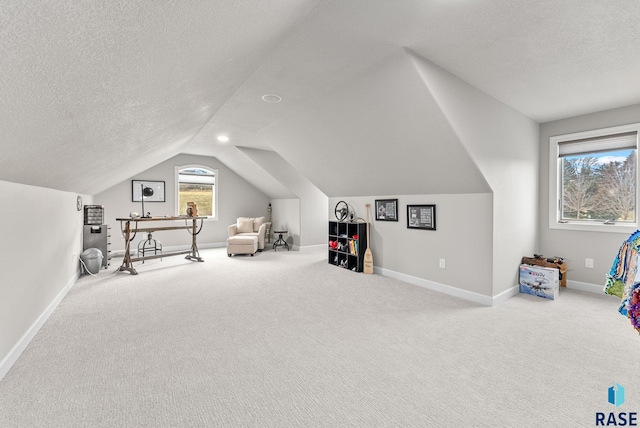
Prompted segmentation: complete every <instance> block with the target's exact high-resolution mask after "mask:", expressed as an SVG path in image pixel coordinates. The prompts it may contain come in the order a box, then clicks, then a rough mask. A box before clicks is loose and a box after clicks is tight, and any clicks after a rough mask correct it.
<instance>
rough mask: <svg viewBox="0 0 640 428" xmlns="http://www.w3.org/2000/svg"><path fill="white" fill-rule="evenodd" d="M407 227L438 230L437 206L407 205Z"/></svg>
mask: <svg viewBox="0 0 640 428" xmlns="http://www.w3.org/2000/svg"><path fill="white" fill-rule="evenodd" d="M407 229H423V230H436V206H435V205H407Z"/></svg>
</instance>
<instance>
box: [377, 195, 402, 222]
mask: <svg viewBox="0 0 640 428" xmlns="http://www.w3.org/2000/svg"><path fill="white" fill-rule="evenodd" d="M376 220H380V221H398V200H397V199H376Z"/></svg>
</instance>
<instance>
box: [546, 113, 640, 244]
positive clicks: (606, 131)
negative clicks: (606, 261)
mask: <svg viewBox="0 0 640 428" xmlns="http://www.w3.org/2000/svg"><path fill="white" fill-rule="evenodd" d="M626 132H636V133H637V136H636V139H638V138H639V137H640V123H633V124H628V125H621V126H613V127H609V128H601V129H594V130H590V131H583V132H574V133H571V134H564V135H556V136H552V137H550V138H549V229H560V230H580V231H588V232H614V233H625V234H629V233H633V232H635V231H636V230H637V229H638V224H639V222H638V216H639V215H640V210H639V208H638V205H640V169H639V168H638V166H639V162H638V157H639V156H638V154H639V153H638V152H639V151H640V150H639V149H640V148H639V147H637V145H638V142H637V140H636V206H635V216H634V218H635V222H626V223H614V224H605V223H604V222H602V223H600V222H598V223H596V222H585V221H579V220H575V221H571V220H562V221H561V215H562V214H561V210H562V209H561V204H562V201H561V200H560V198H561V195H562V183H561V177H562V162H561V159H562V158H561V157H560V155H559V145H560V143H562V142H566V141H571V140H581V139H587V138H594V137H604V136H607V135H614V134H622V133H626Z"/></svg>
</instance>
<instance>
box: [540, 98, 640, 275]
mask: <svg viewBox="0 0 640 428" xmlns="http://www.w3.org/2000/svg"><path fill="white" fill-rule="evenodd" d="M637 122H640V104H636V105H633V106H628V107H623V108H618V109H613V110H606V111H602V112H597V113H592V114H587V115H583V116H577V117H572V118H568V119H563V120H558V121H554V122H547V123H544V124H542V125H541V127H540V146H539V150H540V159H541V162H540V213H539V216H540V251H539V253H541V254H544V255H545V256H560V257H564V258H565V259H566V261H567V269H568V273H567V280H568V281H578V282H582V283H587V284H594V285H598V286H604V282H605V275H606V274H607V273H608V272H609V269H610V268H611V264H612V263H613V259H614V258H615V256H616V253H617V252H618V249H619V248H620V244H622V241H624V240H625V239H626V238H627V237H628V234H627V233H615V232H581V231H576V230H558V229H549V162H548V159H549V138H550V137H552V136H554V135H563V134H569V133H573V132H580V131H588V130H592V129H599V128H607V127H611V126H617V125H625V124H629V123H637ZM585 258H591V259H593V268H586V267H585V262H584V259H585Z"/></svg>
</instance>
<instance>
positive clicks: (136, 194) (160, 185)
mask: <svg viewBox="0 0 640 428" xmlns="http://www.w3.org/2000/svg"><path fill="white" fill-rule="evenodd" d="M143 185H144V187H150V188H152V189H153V195H152V196H145V197H144V201H145V202H164V201H165V200H164V181H153V180H131V201H132V202H141V201H142V187H143Z"/></svg>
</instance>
